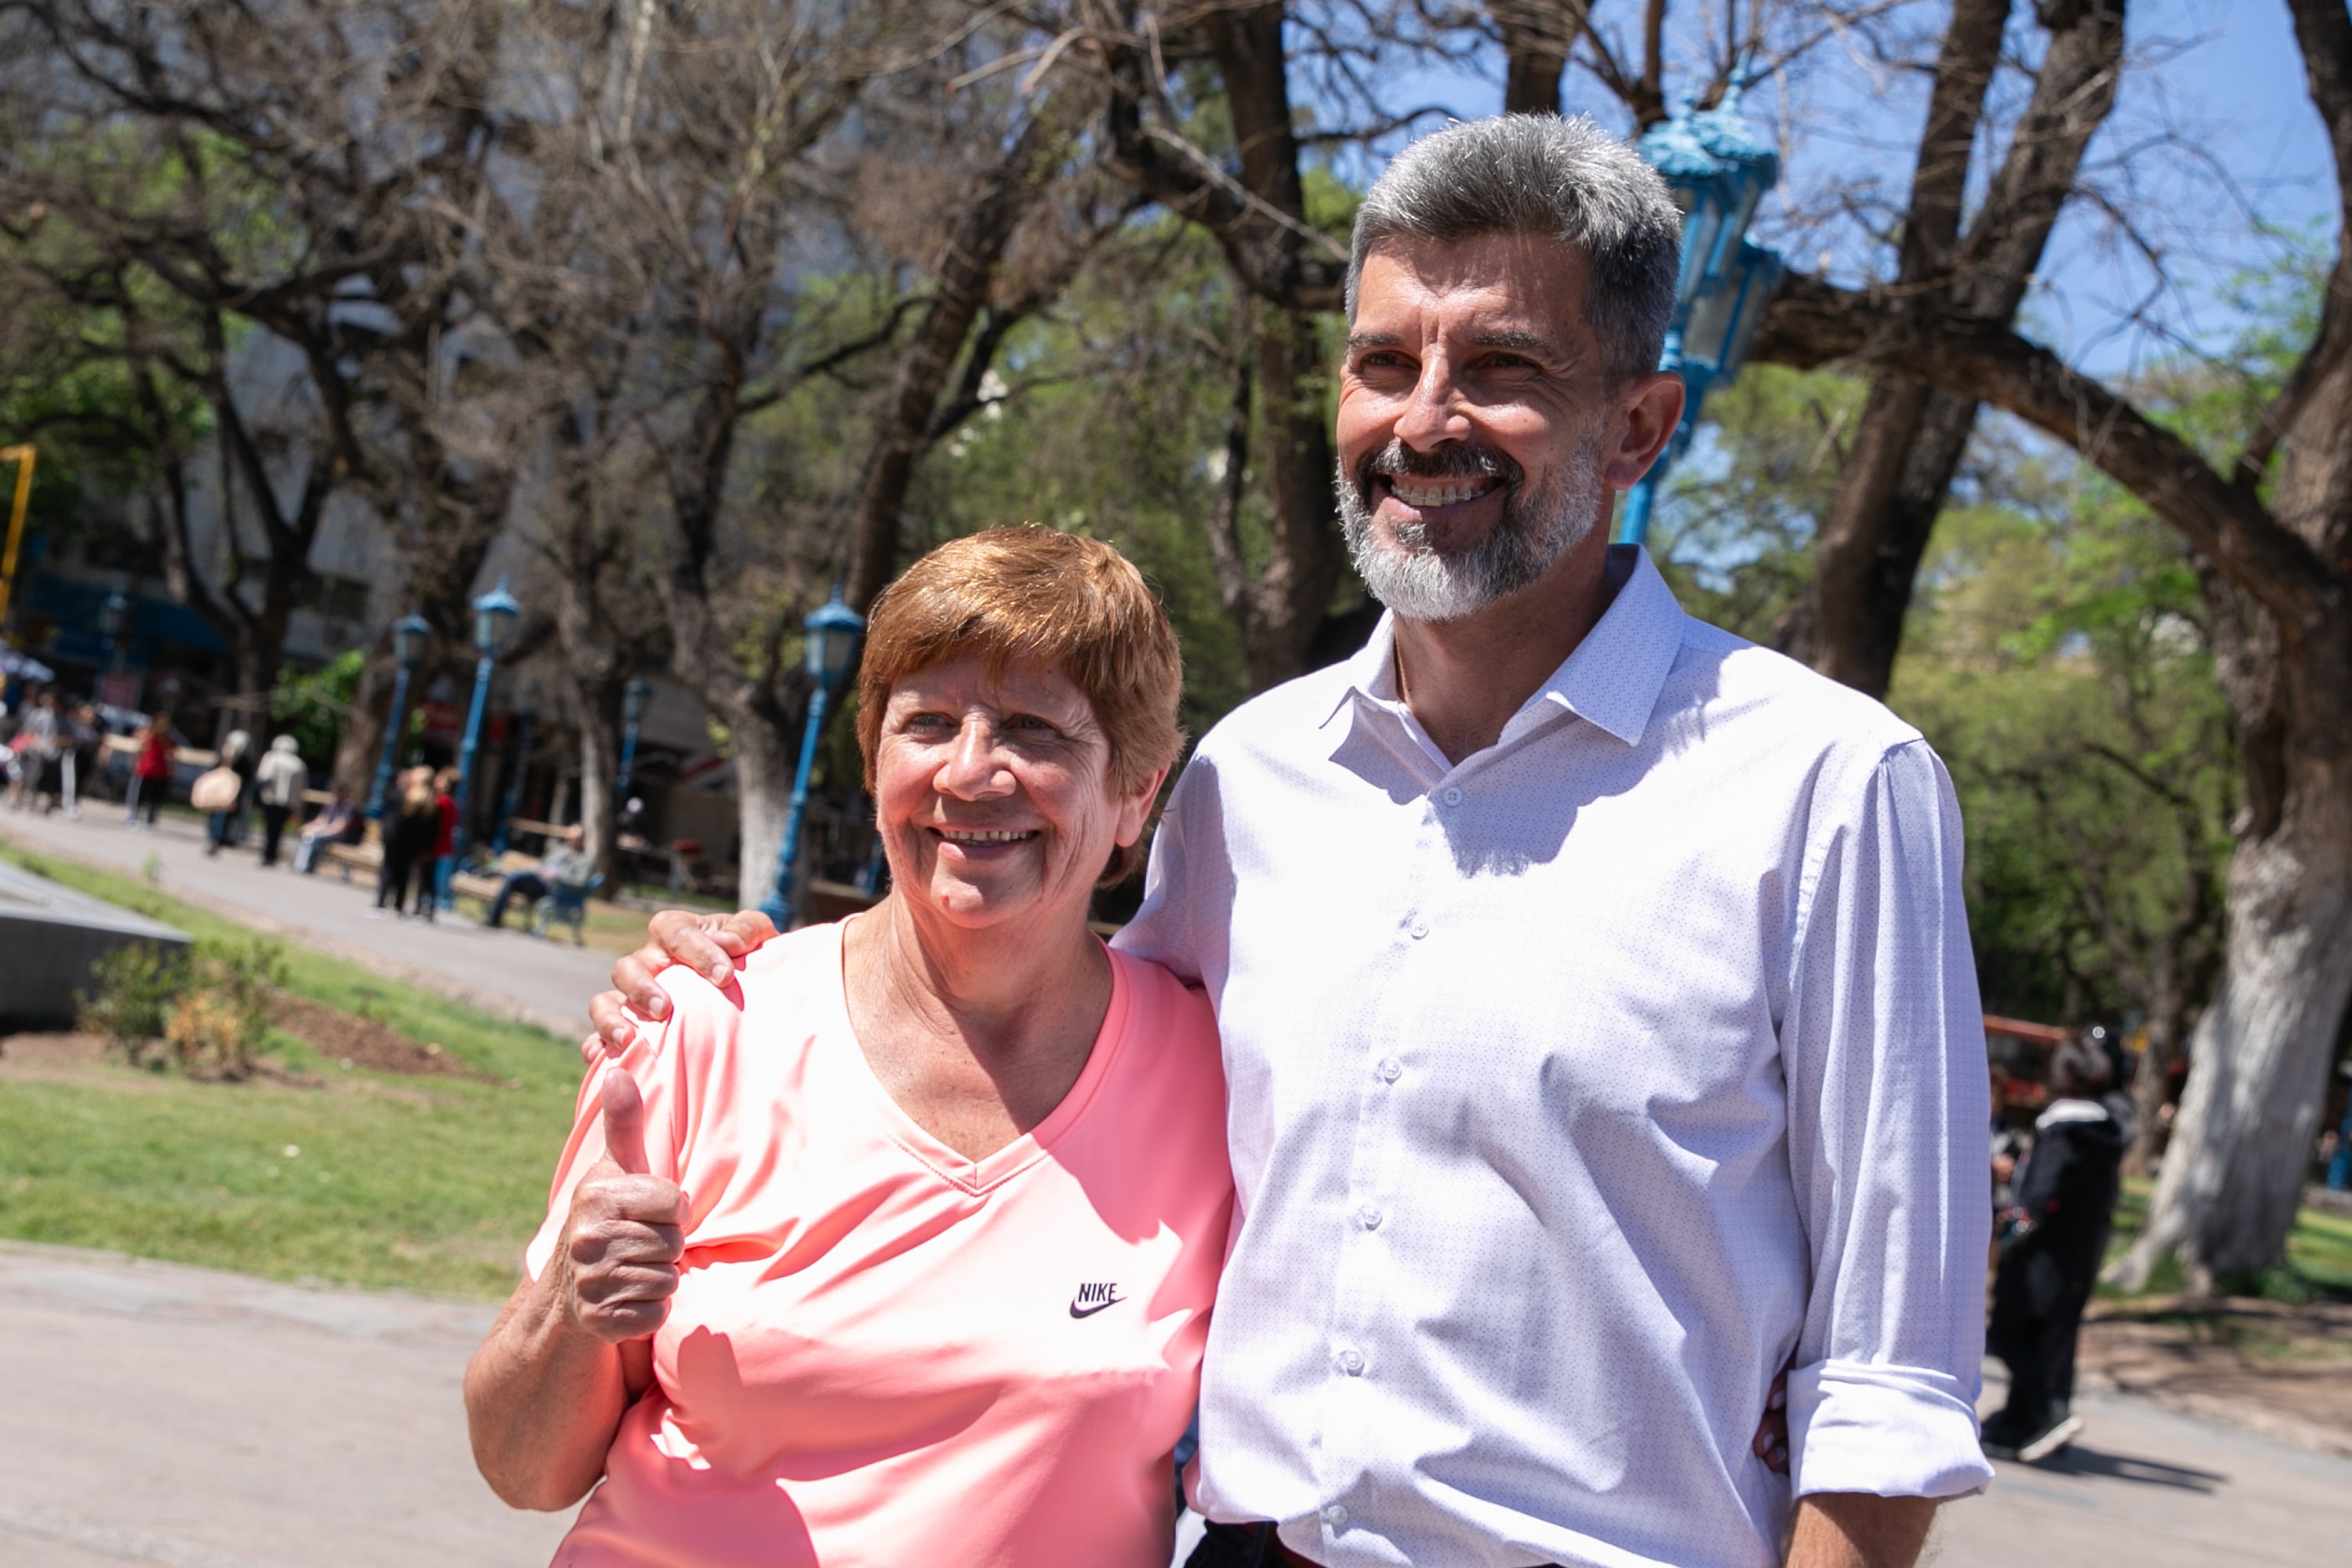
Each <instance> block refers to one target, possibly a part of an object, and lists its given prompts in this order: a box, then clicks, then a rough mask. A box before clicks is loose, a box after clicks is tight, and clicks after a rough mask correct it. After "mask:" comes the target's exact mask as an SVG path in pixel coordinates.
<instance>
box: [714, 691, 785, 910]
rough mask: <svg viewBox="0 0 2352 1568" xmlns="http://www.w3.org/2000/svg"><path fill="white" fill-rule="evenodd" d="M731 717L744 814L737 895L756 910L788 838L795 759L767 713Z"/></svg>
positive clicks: (740, 901)
mask: <svg viewBox="0 0 2352 1568" xmlns="http://www.w3.org/2000/svg"><path fill="white" fill-rule="evenodd" d="M727 719H728V738H729V740H730V742H731V743H732V749H733V752H734V756H735V792H736V798H737V802H738V808H739V809H740V812H741V814H742V816H741V820H740V829H739V831H740V834H741V836H742V843H743V847H742V862H741V866H740V871H739V872H738V875H737V880H736V893H735V898H736V901H737V903H738V904H739V905H740V906H741V907H742V908H744V909H747V910H755V909H758V908H759V907H760V901H761V900H762V899H765V898H766V897H767V896H768V894H769V892H770V891H771V890H772V889H773V888H774V887H775V885H776V854H777V851H779V850H780V849H782V847H783V844H784V814H785V812H786V811H788V810H789V809H790V808H791V806H792V800H793V763H794V762H795V761H796V760H797V759H796V757H795V755H794V753H793V749H792V747H791V745H790V744H789V741H788V737H787V736H786V734H785V733H784V731H781V730H779V729H777V728H776V727H775V726H774V725H773V724H772V723H770V722H768V721H766V720H765V719H763V718H761V717H759V716H756V715H753V714H751V713H730V714H729V715H728V716H727Z"/></svg>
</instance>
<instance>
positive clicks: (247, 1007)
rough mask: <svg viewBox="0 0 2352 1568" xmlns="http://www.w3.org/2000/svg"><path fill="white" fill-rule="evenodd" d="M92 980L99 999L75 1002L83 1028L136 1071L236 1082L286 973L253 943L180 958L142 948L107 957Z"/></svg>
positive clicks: (262, 945) (269, 949)
mask: <svg viewBox="0 0 2352 1568" xmlns="http://www.w3.org/2000/svg"><path fill="white" fill-rule="evenodd" d="M91 976H92V978H93V979H95V980H96V981H97V982H98V991H97V994H95V995H94V996H93V995H90V994H81V995H80V997H79V1000H80V1002H81V1026H82V1028H84V1029H85V1030H87V1031H89V1033H91V1034H94V1035H100V1036H103V1037H105V1038H106V1039H108V1040H109V1041H110V1042H112V1043H113V1044H114V1045H115V1046H116V1047H119V1048H120V1049H121V1051H122V1052H123V1054H124V1055H125V1056H126V1057H128V1058H130V1059H131V1063H132V1064H133V1065H134V1066H138V1067H143V1068H150V1069H151V1070H153V1071H157V1072H161V1071H163V1069H164V1068H178V1069H179V1070H180V1071H182V1072H184V1073H189V1074H192V1075H196V1076H201V1077H206V1078H225V1079H241V1078H245V1077H247V1076H249V1075H250V1074H251V1073H252V1071H253V1054H254V1050H255V1048H256V1047H258V1046H259V1045H260V1044H261V1042H262V1040H263V1038H264V1037H266V1036H267V1035H268V1032H269V1005H270V1001H271V998H273V997H274V996H276V995H277V994H278V991H279V990H281V989H282V988H283V987H284V985H285V982H286V966H285V962H284V960H283V958H282V957H281V956H280V954H279V952H278V947H277V945H276V944H275V943H273V942H262V941H259V940H255V941H253V942H197V943H195V944H194V946H193V947H191V948H190V949H189V950H188V951H187V952H184V953H183V952H172V953H166V952H158V951H157V950H156V949H154V948H152V947H150V946H146V945H144V944H140V945H135V946H131V947H122V948H117V949H116V950H115V951H114V952H110V953H108V954H107V955H106V956H105V957H104V958H102V959H100V961H99V963H97V964H96V965H95V966H94V967H93V969H92V970H91Z"/></svg>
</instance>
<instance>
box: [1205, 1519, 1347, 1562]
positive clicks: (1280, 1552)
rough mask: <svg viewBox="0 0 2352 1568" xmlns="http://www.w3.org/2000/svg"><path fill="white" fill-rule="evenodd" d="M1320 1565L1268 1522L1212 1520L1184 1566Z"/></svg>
mask: <svg viewBox="0 0 2352 1568" xmlns="http://www.w3.org/2000/svg"><path fill="white" fill-rule="evenodd" d="M1293 1563H1295V1564H1297V1565H1298V1568H1322V1564H1321V1563H1317V1562H1316V1561H1315V1559H1313V1558H1312V1557H1301V1556H1300V1555H1299V1554H1298V1553H1297V1552H1293V1551H1292V1550H1291V1549H1290V1548H1289V1547H1287V1546H1285V1545H1284V1544H1283V1543H1282V1537H1281V1536H1279V1535H1277V1534H1276V1533H1275V1527H1274V1526H1273V1525H1271V1524H1265V1523H1258V1524H1214V1523H1212V1524H1211V1525H1210V1526H1209V1528H1208V1530H1207V1531H1205V1532H1204V1533H1203V1534H1202V1537H1201V1544H1200V1545H1199V1546H1197V1547H1195V1548H1193V1550H1192V1556H1191V1557H1190V1558H1188V1559H1186V1568H1283V1565H1286V1564H1293Z"/></svg>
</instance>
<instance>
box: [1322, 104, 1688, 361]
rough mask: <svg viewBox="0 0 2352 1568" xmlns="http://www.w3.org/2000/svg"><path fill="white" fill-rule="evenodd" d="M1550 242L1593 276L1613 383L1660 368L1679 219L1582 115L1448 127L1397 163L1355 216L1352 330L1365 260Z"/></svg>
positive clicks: (1629, 153) (1653, 174)
mask: <svg viewBox="0 0 2352 1568" xmlns="http://www.w3.org/2000/svg"><path fill="white" fill-rule="evenodd" d="M1488 234H1530V235H1548V236H1549V237H1552V238H1554V239H1557V240H1559V242H1560V243H1561V244H1563V245H1572V246H1575V247H1577V248H1579V249H1580V250H1581V251H1583V252H1584V254H1585V256H1586V257H1587V258H1589V259H1590V260H1591V267H1592V274H1591V286H1590V287H1589V288H1588V289H1587V290H1586V292H1585V297H1584V316H1585V320H1586V321H1590V322H1591V324H1592V330H1593V331H1594V333H1595V334H1596V335H1598V336H1599V338H1600V339H1601V353H1602V355H1603V356H1604V357H1605V358H1606V360H1607V363H1606V365H1605V366H1604V367H1603V368H1604V369H1605V370H1606V372H1607V373H1608V374H1609V375H1610V376H1611V377H1612V378H1615V377H1618V376H1623V375H1638V374H1643V373H1644V372H1647V371H1653V370H1655V369H1657V368H1658V353H1659V350H1660V349H1661V348H1662V347H1663V346H1664V343H1665V341H1666V325H1667V323H1668V322H1669V321H1671V320H1672V319H1673V317H1674V310H1675V275H1676V273H1677V272H1678V271H1679V270H1680V269H1681V266H1682V214H1681V212H1680V211H1679V210H1678V209H1677V208H1676V207H1675V198H1674V194H1673V192H1672V191H1671V190H1669V189H1668V188H1667V185H1666V182H1665V181H1664V180H1663V179H1661V178H1660V177H1659V175H1658V172H1657V171H1656V170H1655V169H1653V168H1651V167H1650V165H1649V164H1647V163H1643V161H1642V155H1641V154H1640V153H1636V152H1635V151H1633V148H1632V147H1631V146H1630V145H1628V144H1627V143H1626V142H1622V141H1621V140H1620V139H1618V138H1617V137H1615V136H1612V135H1611V134H1610V133H1609V132H1606V131H1604V130H1602V129H1601V127H1600V126H1598V125H1596V124H1594V123H1593V122H1592V121H1591V120H1590V119H1588V118H1586V117H1585V116H1583V115H1578V116H1576V117H1575V118H1573V119H1561V118H1560V117H1559V116H1558V115H1551V114H1507V115H1504V116H1503V117H1501V118H1500V119H1496V120H1475V121H1470V122H1469V123H1468V124H1466V125H1450V126H1448V127H1446V128H1445V129H1444V130H1443V131H1440V132H1437V133H1436V134H1434V135H1432V136H1425V137H1423V139H1422V140H1420V141H1418V142H1414V143H1413V144H1412V146H1410V147H1407V148H1406V149H1405V150H1404V151H1403V152H1402V153H1398V154H1397V155H1396V157H1395V158H1394V159H1393V160H1391V163H1389V166H1388V168H1387V169H1386V170H1385V171H1383V172H1382V174H1381V177H1380V178H1379V179H1378V180H1375V181H1374V182H1373V183H1372V188H1371V190H1370V192H1368V193H1366V195H1365V196H1364V205H1362V206H1360V207H1359V208H1357V209H1356V237H1355V242H1354V245H1353V247H1352V248H1351V249H1350V251H1349V257H1348V320H1349V321H1350V322H1351V323H1352V322H1353V321H1355V319H1356V291H1357V288H1358V285H1359V284H1360V282H1361V281H1362V279H1363V274H1364V258H1365V257H1366V256H1368V255H1370V253H1371V250H1372V247H1374V246H1377V245H1380V244H1381V243H1383V242H1385V241H1388V240H1393V239H1429V240H1435V241H1436V242H1437V243H1439V244H1441V245H1454V244H1458V243H1459V242H1461V241H1463V240H1465V239H1473V238H1475V237H1479V236H1481V235H1488Z"/></svg>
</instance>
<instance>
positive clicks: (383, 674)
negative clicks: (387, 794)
mask: <svg viewBox="0 0 2352 1568" xmlns="http://www.w3.org/2000/svg"><path fill="white" fill-rule="evenodd" d="M397 675H398V668H397V667H396V666H394V663H393V662H392V649H391V647H390V646H389V644H388V641H380V642H379V644H378V646H376V647H372V648H370V649H369V650H368V654H367V658H365V659H364V660H362V662H361V664H360V675H359V679H358V680H356V681H355V682H353V683H352V711H351V716H350V717H349V718H348V719H346V720H344V721H343V733H342V738H341V740H339V741H337V742H335V766H334V773H333V778H332V783H333V785H334V787H335V788H337V789H340V790H341V791H342V792H343V793H344V794H346V795H350V796H351V797H352V799H353V800H354V801H358V802H361V803H362V804H364V803H365V801H366V800H367V797H368V787H369V786H370V785H371V784H373V783H374V782H375V765H376V759H377V756H378V753H380V752H382V751H383V730H384V725H385V724H386V723H387V722H388V721H389V717H388V713H389V710H390V709H391V706H392V689H393V682H394V679H395V678H396V677H397Z"/></svg>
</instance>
